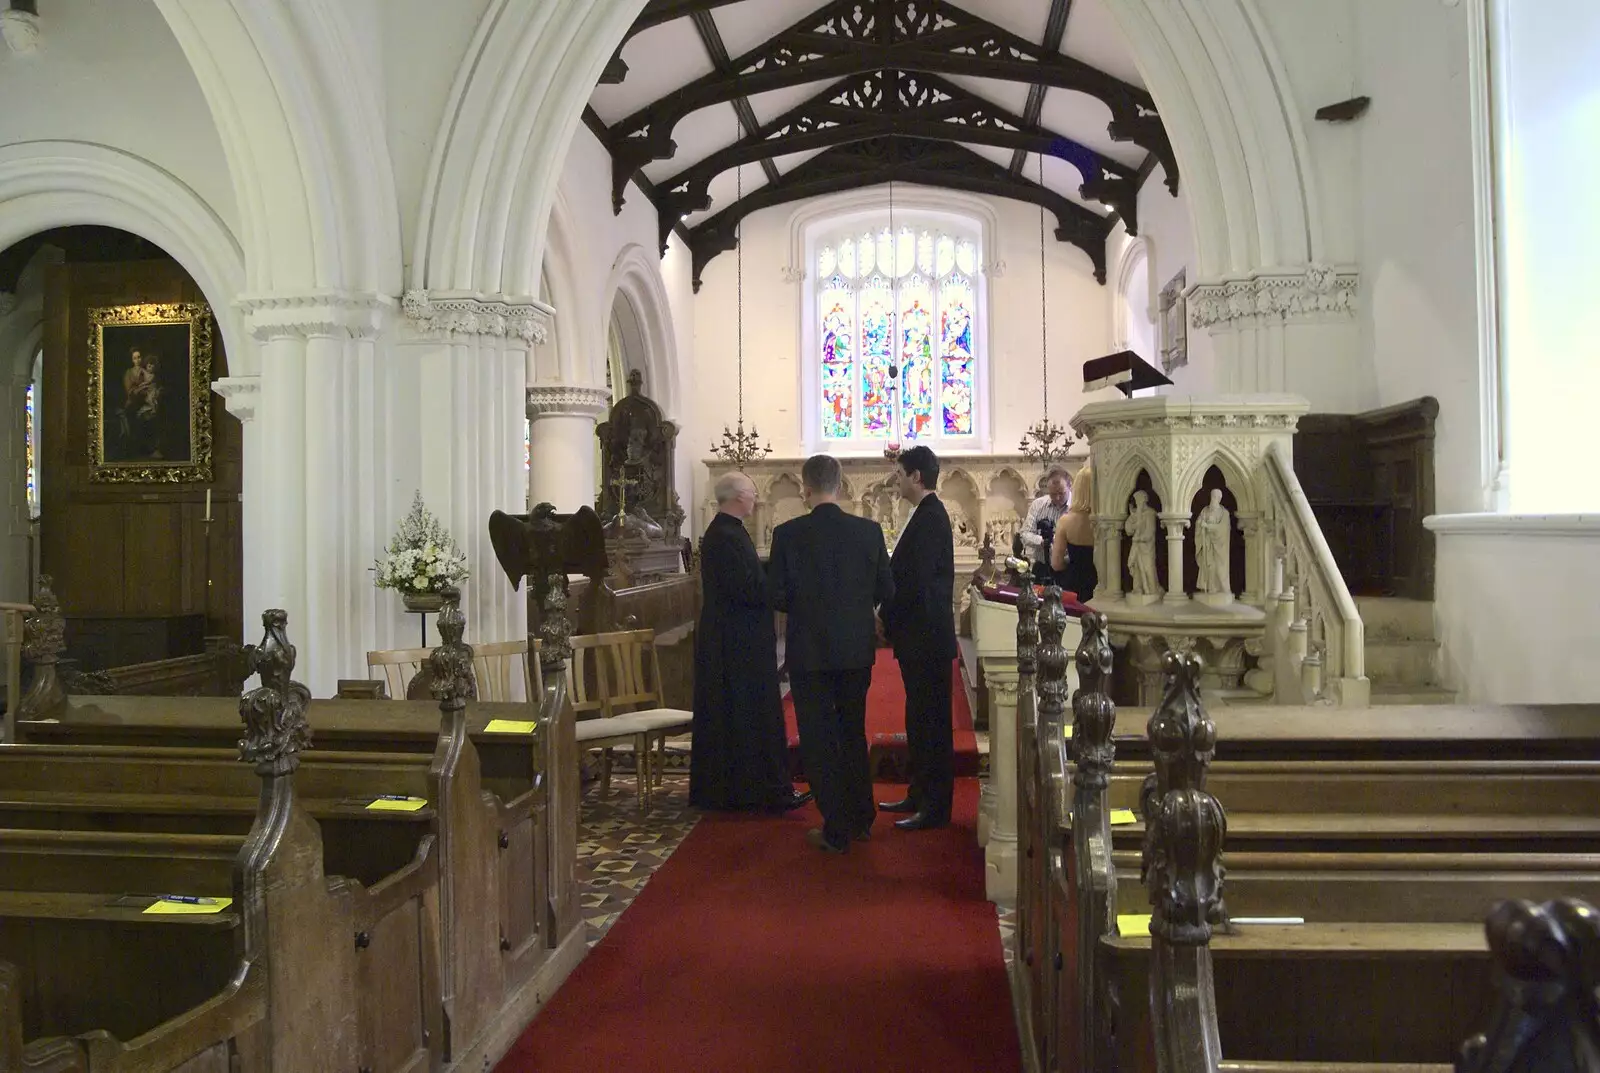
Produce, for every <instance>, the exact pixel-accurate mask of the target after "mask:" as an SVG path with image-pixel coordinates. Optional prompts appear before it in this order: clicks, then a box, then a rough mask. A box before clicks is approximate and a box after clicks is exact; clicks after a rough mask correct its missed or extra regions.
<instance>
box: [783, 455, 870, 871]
mask: <svg viewBox="0 0 1600 1073" xmlns="http://www.w3.org/2000/svg"><path fill="white" fill-rule="evenodd" d="M839 481H840V474H839V462H838V460H837V459H834V458H830V457H829V456H827V455H813V456H812V457H810V458H808V459H806V463H805V465H804V466H802V467H801V469H800V483H801V485H802V486H803V491H804V494H805V502H806V506H808V507H810V508H811V513H809V514H806V515H803V516H801V517H799V518H795V519H793V520H791V521H787V522H784V523H783V524H782V525H780V526H778V527H777V528H776V529H774V530H773V531H772V551H771V554H770V556H769V558H768V560H767V591H768V594H769V598H770V601H771V604H772V606H773V607H774V608H775V609H777V610H779V611H784V612H787V613H788V616H789V621H788V627H787V630H786V632H785V638H786V641H785V660H786V662H787V663H788V667H789V687H790V689H791V690H792V692H793V694H794V711H795V721H796V722H797V723H798V724H799V728H800V757H801V760H802V761H804V763H805V766H806V777H807V778H808V779H809V780H810V781H811V788H812V790H813V791H815V793H816V796H817V808H818V809H819V810H821V812H822V827H821V829H816V828H813V829H812V830H810V831H807V832H806V839H807V840H808V841H809V842H810V843H811V844H812V845H813V846H816V847H817V848H818V849H820V850H824V851H826V852H829V853H843V852H844V851H845V850H847V849H849V848H850V841H851V839H857V840H865V839H866V838H867V837H868V836H869V835H870V833H871V830H872V820H873V817H874V816H875V815H876V813H875V812H874V810H873V808H872V772H871V770H870V766H869V764H868V760H867V687H868V686H869V685H870V684H871V683H872V664H873V661H874V659H875V658H876V656H877V651H876V649H877V644H876V627H875V622H874V618H873V607H874V606H876V605H881V604H884V603H887V602H888V601H889V599H890V598H891V597H892V596H893V595H894V582H893V580H892V579H891V578H890V575H889V553H888V549H887V548H886V547H885V546H884V540H883V529H882V528H881V527H880V526H879V525H878V523H877V522H874V521H871V520H869V519H866V518H857V517H854V516H853V515H849V514H846V513H845V512H844V511H843V510H841V509H840V507H839V503H838V499H839Z"/></svg>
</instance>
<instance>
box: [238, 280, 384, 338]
mask: <svg viewBox="0 0 1600 1073" xmlns="http://www.w3.org/2000/svg"><path fill="white" fill-rule="evenodd" d="M234 307H235V308H237V309H238V310H239V312H241V313H242V314H244V321H245V325H246V327H247V328H248V329H249V331H250V334H251V335H252V336H253V337H255V339H256V340H257V341H259V342H263V343H265V342H269V341H271V340H274V339H317V338H333V339H372V338H375V337H376V336H377V335H378V334H379V333H381V332H382V331H383V327H384V324H385V323H386V322H387V320H388V318H389V316H390V315H391V313H392V312H393V311H394V299H393V298H390V297H389V296H387V295H382V294H373V293H369V292H354V291H303V292H299V293H287V294H257V295H245V296H244V297H242V298H240V299H239V300H238V301H237V302H235V303H234Z"/></svg>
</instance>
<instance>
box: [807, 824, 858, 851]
mask: <svg viewBox="0 0 1600 1073" xmlns="http://www.w3.org/2000/svg"><path fill="white" fill-rule="evenodd" d="M806 841H807V842H809V843H811V844H812V845H813V846H815V847H817V848H818V849H820V850H821V851H822V852H824V853H843V852H844V851H845V850H847V849H849V848H850V844H849V843H848V842H847V843H845V844H844V845H842V846H836V845H834V844H833V843H832V842H829V841H828V836H827V835H825V834H823V833H822V828H820V827H813V828H812V829H811V830H809V831H807V832H806Z"/></svg>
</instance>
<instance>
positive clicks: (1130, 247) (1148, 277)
mask: <svg viewBox="0 0 1600 1073" xmlns="http://www.w3.org/2000/svg"><path fill="white" fill-rule="evenodd" d="M1112 283H1113V287H1112V292H1111V293H1112V299H1111V345H1112V346H1113V347H1115V348H1116V349H1117V350H1131V349H1132V345H1131V344H1132V340H1131V339H1130V338H1129V336H1128V318H1129V316H1130V315H1135V314H1136V315H1138V316H1141V317H1143V318H1144V319H1145V321H1146V322H1147V323H1149V324H1151V325H1154V324H1155V320H1156V311H1155V301H1156V297H1157V295H1158V294H1159V293H1160V288H1159V287H1157V286H1156V259H1155V250H1154V248H1153V246H1152V244H1151V241H1150V240H1149V239H1148V238H1146V237H1145V236H1143V235H1137V236H1133V235H1130V236H1127V237H1125V238H1124V240H1123V243H1122V253H1121V255H1120V256H1119V257H1118V258H1117V270H1116V276H1115V278H1114V279H1113V280H1112ZM1138 283H1143V284H1144V288H1145V301H1144V305H1143V308H1140V309H1133V308H1131V306H1130V296H1129V292H1131V291H1132V290H1134V289H1135V287H1136V285H1137V284H1138ZM1140 357H1142V358H1144V359H1145V360H1147V361H1149V360H1152V359H1154V358H1155V357H1156V355H1154V354H1141V355H1140Z"/></svg>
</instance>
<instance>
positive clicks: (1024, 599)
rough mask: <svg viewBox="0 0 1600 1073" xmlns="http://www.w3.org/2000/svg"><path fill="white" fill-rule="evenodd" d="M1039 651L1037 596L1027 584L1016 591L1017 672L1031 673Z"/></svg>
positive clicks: (1022, 673) (1021, 673)
mask: <svg viewBox="0 0 1600 1073" xmlns="http://www.w3.org/2000/svg"><path fill="white" fill-rule="evenodd" d="M1038 652H1039V597H1038V595H1037V594H1036V593H1035V592H1034V591H1033V586H1031V585H1029V586H1028V587H1027V588H1025V589H1023V590H1022V591H1021V592H1019V593H1017V673H1018V674H1019V675H1031V674H1032V673H1033V672H1034V660H1035V658H1036V657H1037V656H1038Z"/></svg>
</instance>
